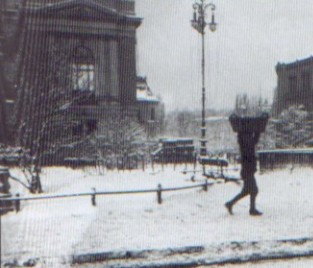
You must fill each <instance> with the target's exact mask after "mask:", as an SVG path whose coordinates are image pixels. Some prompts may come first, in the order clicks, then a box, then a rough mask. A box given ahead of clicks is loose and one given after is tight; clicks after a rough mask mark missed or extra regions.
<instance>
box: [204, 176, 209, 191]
mask: <svg viewBox="0 0 313 268" xmlns="http://www.w3.org/2000/svg"><path fill="white" fill-rule="evenodd" d="M203 190H204V191H205V192H207V191H208V180H207V179H205V182H204V184H203Z"/></svg>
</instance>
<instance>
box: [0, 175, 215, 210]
mask: <svg viewBox="0 0 313 268" xmlns="http://www.w3.org/2000/svg"><path fill="white" fill-rule="evenodd" d="M212 184H213V183H212V182H211V183H208V181H207V180H205V182H204V183H201V184H196V185H191V186H182V187H172V188H162V185H161V184H158V186H157V188H155V189H147V190H128V191H99V192H97V191H96V189H95V188H93V189H94V191H93V192H87V193H76V194H57V195H45V196H32V197H20V196H19V194H16V197H9V198H3V197H1V196H0V203H2V202H14V207H15V210H16V211H17V212H18V211H19V210H20V202H21V201H36V200H48V199H60V198H73V197H85V196H91V203H92V205H93V206H96V196H103V195H122V194H145V193H157V201H158V203H159V204H161V203H162V192H174V191H183V190H189V189H195V188H203V190H204V191H207V190H208V186H209V185H212ZM12 205H13V204H12Z"/></svg>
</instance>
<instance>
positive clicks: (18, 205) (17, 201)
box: [15, 194, 21, 213]
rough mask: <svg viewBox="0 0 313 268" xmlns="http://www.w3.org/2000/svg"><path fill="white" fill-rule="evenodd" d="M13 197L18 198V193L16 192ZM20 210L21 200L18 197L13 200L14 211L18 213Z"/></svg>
mask: <svg viewBox="0 0 313 268" xmlns="http://www.w3.org/2000/svg"><path fill="white" fill-rule="evenodd" d="M15 197H16V198H20V194H16V195H15ZM20 210H21V201H20V200H19V199H18V200H15V211H16V213H18V212H19V211H20Z"/></svg>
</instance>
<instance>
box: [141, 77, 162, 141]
mask: <svg viewBox="0 0 313 268" xmlns="http://www.w3.org/2000/svg"><path fill="white" fill-rule="evenodd" d="M137 103H138V111H137V115H138V116H137V118H138V121H139V123H141V124H142V125H143V126H144V127H145V129H146V132H147V133H148V135H149V137H151V136H152V137H153V136H155V135H157V134H159V133H160V132H161V130H162V126H163V121H164V116H165V115H164V113H165V111H164V106H163V104H162V103H161V101H160V99H159V98H158V97H157V96H155V95H154V94H153V92H152V90H151V89H150V87H149V85H148V83H147V78H146V77H141V76H138V77H137Z"/></svg>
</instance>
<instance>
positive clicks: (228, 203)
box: [225, 202, 233, 215]
mask: <svg viewBox="0 0 313 268" xmlns="http://www.w3.org/2000/svg"><path fill="white" fill-rule="evenodd" d="M225 207H226V209H227V210H228V213H229V214H230V215H233V204H232V203H231V202H227V203H226V204H225Z"/></svg>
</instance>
